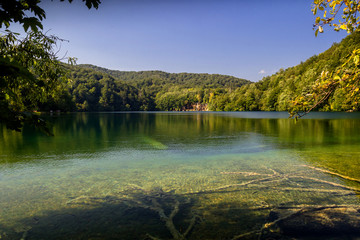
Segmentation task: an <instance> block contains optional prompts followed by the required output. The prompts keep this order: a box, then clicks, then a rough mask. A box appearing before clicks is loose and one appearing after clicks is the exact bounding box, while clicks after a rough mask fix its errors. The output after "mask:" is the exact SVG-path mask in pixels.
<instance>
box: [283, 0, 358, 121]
mask: <svg viewBox="0 0 360 240" xmlns="http://www.w3.org/2000/svg"><path fill="white" fill-rule="evenodd" d="M312 12H313V13H314V15H316V16H317V17H316V19H315V24H314V30H315V35H316V36H317V35H318V33H319V32H320V33H323V32H324V27H326V26H329V27H331V28H333V29H334V30H335V31H340V30H345V31H347V32H348V33H354V32H358V31H359V25H360V21H359V16H358V14H359V13H360V1H359V0H314V2H313V7H312ZM336 21H338V23H337V22H336ZM359 76H360V49H359V48H357V49H354V50H353V51H352V52H351V53H350V54H349V56H347V58H346V60H345V61H344V63H343V64H342V65H341V67H339V68H337V69H336V70H335V71H328V70H327V69H323V71H322V73H321V76H320V77H319V78H318V79H317V80H316V81H315V84H314V85H313V86H312V91H311V92H307V93H306V94H305V95H302V96H299V97H297V98H296V99H295V100H294V102H293V106H292V107H291V109H290V115H291V116H292V117H296V118H297V117H301V116H303V115H305V114H307V113H309V112H310V111H312V110H314V109H317V108H318V107H321V106H322V105H323V104H325V103H326V102H327V100H328V99H329V98H330V97H331V96H333V95H334V93H335V92H336V91H337V92H347V93H349V94H350V98H348V99H345V101H346V103H345V104H346V105H347V106H348V109H347V110H348V111H357V110H359V109H360V94H359V88H360V82H359V80H360V79H359Z"/></svg>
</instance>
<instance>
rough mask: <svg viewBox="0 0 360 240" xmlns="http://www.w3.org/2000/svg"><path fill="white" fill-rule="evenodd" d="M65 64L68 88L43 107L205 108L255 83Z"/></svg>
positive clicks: (123, 109)
mask: <svg viewBox="0 0 360 240" xmlns="http://www.w3.org/2000/svg"><path fill="white" fill-rule="evenodd" d="M65 68H66V70H67V78H68V79H69V81H68V82H69V84H68V85H67V86H66V89H63V90H62V91H61V93H60V94H58V95H56V96H54V99H51V100H50V101H48V102H47V103H45V104H41V105H39V106H40V109H39V110H42V111H48V110H51V109H53V110H55V109H60V110H64V111H74V110H75V111H142V110H147V111H149V110H153V111H155V110H163V111H173V110H175V111H182V110H201V111H204V110H209V107H210V105H209V103H210V102H211V101H212V99H213V98H214V97H215V96H217V95H219V94H227V93H230V92H231V91H235V90H236V89H238V88H239V87H241V86H243V85H245V84H250V83H251V82H250V81H248V80H244V79H240V78H236V77H232V76H226V75H220V74H195V73H166V72H161V71H142V72H124V71H115V70H109V69H105V68H100V67H97V66H93V65H85V64H84V65H77V66H70V65H65Z"/></svg>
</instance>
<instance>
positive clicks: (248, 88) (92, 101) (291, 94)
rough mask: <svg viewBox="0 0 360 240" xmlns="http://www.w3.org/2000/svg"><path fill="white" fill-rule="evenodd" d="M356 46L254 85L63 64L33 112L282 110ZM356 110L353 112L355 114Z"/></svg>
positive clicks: (344, 104) (345, 97) (342, 102)
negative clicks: (51, 90) (60, 80)
mask: <svg viewBox="0 0 360 240" xmlns="http://www.w3.org/2000/svg"><path fill="white" fill-rule="evenodd" d="M359 46H360V33H358V32H355V33H353V34H351V35H349V36H348V37H346V38H345V39H344V40H342V41H341V42H340V43H334V44H333V46H332V47H331V48H330V49H328V50H327V51H325V52H323V53H321V54H319V55H315V56H312V57H311V58H309V59H308V60H306V61H305V62H301V63H300V64H299V65H297V66H294V67H290V68H288V69H285V70H284V69H280V70H279V71H278V72H277V73H276V74H274V75H272V76H267V77H265V78H263V79H262V80H261V81H259V82H254V83H252V82H250V81H248V80H245V79H239V78H236V77H232V76H226V75H219V74H195V73H166V72H162V71H141V72H131V71H116V70H109V69H105V68H101V67H97V66H93V65H88V64H83V65H65V64H64V67H65V69H66V71H65V72H66V79H67V82H66V83H64V84H63V85H61V86H59V87H58V93H57V94H55V95H53V96H52V97H51V98H50V99H49V100H48V101H46V102H45V103H41V104H39V105H38V109H37V110H38V111H50V110H61V111H157V110H159V111H288V110H289V109H290V108H291V105H292V104H293V100H294V99H295V97H297V96H301V95H306V94H307V93H308V92H310V91H311V88H312V86H313V85H314V83H315V81H317V79H319V78H320V75H321V73H322V72H323V71H330V72H332V71H336V70H337V69H338V68H340V67H341V66H342V64H343V63H344V62H345V61H346V59H347V58H348V56H349V55H350V54H351V52H352V51H353V50H354V49H356V48H358V47H359ZM349 99H351V96H350V93H348V92H346V91H344V90H343V89H341V88H339V89H337V90H336V91H334V92H333V93H332V94H331V96H330V97H329V98H328V99H327V101H326V102H324V103H323V104H321V105H320V106H319V107H318V108H317V109H316V110H318V111H348V110H352V111H353V110H354V109H353V108H350V105H349V104H348V103H349ZM357 110H359V109H355V111H357Z"/></svg>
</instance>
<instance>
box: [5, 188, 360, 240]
mask: <svg viewBox="0 0 360 240" xmlns="http://www.w3.org/2000/svg"><path fill="white" fill-rule="evenodd" d="M196 199H197V198H196V197H195V196H194V197H191V198H190V197H187V196H184V195H176V194H174V193H172V192H163V191H162V190H161V189H154V190H151V191H145V190H142V189H140V190H139V189H135V190H131V191H130V192H127V193H126V192H125V194H124V193H123V192H122V193H121V195H119V196H107V197H102V198H100V197H86V196H82V197H78V198H76V199H71V200H70V201H69V206H68V207H69V208H64V209H60V210H57V211H49V212H46V213H44V214H42V215H39V216H35V217H32V218H26V219H22V220H21V221H20V222H21V225H22V226H23V227H22V228H20V229H9V228H6V227H5V226H3V225H1V224H0V237H1V239H2V240H13V239H24V240H42V239H44V240H45V239H46V240H48V239H59V240H62V239H93V240H98V239H124V240H130V239H144V240H145V239H356V237H359V236H360V221H359V220H360V212H359V209H360V208H326V209H321V208H314V209H311V208H309V209H306V210H301V209H291V208H285V207H282V208H281V207H278V208H276V209H275V208H266V207H264V208H259V209H254V208H251V207H249V206H248V205H246V204H245V203H244V205H240V204H238V205H236V206H234V205H231V204H230V203H227V202H223V203H221V204H218V205H208V206H201V205H199V203H200V202H198V201H197V200H196ZM289 216H290V217H289ZM322 216H325V218H324V219H325V220H327V219H334V220H331V221H329V220H327V221H328V222H327V223H326V224H323V219H321V217H322ZM319 217H320V218H319ZM281 218H284V219H285V220H281V221H279V222H278V224H273V225H271V224H272V223H274V222H276V221H278V220H279V219H281ZM266 224H268V225H269V226H270V227H269V228H266V229H265V228H264V226H266ZM334 224H335V225H334ZM189 226H190V227H189ZM247 233H250V234H248V235H246V234H247ZM243 234H245V235H244V236H242V237H238V236H241V235H243Z"/></svg>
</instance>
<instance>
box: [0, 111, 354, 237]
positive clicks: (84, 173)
mask: <svg viewBox="0 0 360 240" xmlns="http://www.w3.org/2000/svg"><path fill="white" fill-rule="evenodd" d="M287 117H288V115H287V113H272V112H266V113H258V112H252V113H249V112H243V113H171V112H170V113H166V112H161V113H77V114H66V115H59V116H58V115H54V116H47V118H48V119H49V121H51V122H52V125H53V132H54V134H55V137H48V136H46V135H44V134H42V133H39V132H37V131H35V130H33V129H31V128H29V127H26V128H25V129H24V131H23V132H22V133H15V132H10V131H8V130H6V129H5V128H2V129H1V131H0V191H1V194H0V209H1V210H0V211H1V214H0V236H1V237H2V239H20V238H23V239H146V237H147V236H148V235H147V234H150V235H151V236H156V237H158V238H161V239H171V238H174V235H173V234H172V233H171V230H169V228H168V227H167V226H166V222H165V221H164V219H162V218H161V217H160V214H159V212H158V211H157V210H156V209H155V208H157V209H159V208H161V209H162V210H163V211H164V214H165V215H166V216H170V214H171V211H172V210H173V209H174V208H175V205H176V201H178V202H179V204H180V205H179V209H180V210H179V212H177V213H176V216H175V217H174V219H173V223H174V226H175V227H176V229H177V231H178V232H180V233H184V232H185V231H186V228H187V225H189V224H190V222H191V221H190V219H192V217H193V216H196V221H195V224H194V226H193V228H192V229H191V231H190V232H189V233H188V234H186V238H189V239H231V238H233V237H234V236H236V235H239V234H242V233H245V232H249V231H252V230H254V229H258V228H261V226H262V225H263V224H264V223H265V222H266V219H267V217H268V215H269V211H270V210H271V209H274V208H277V207H279V206H302V205H306V206H308V205H314V206H315V205H316V206H318V205H332V204H338V205H340V204H349V205H358V204H359V198H358V196H357V194H355V192H354V191H351V190H349V189H346V188H345V189H344V188H342V187H338V186H337V185H335V184H338V185H342V186H346V187H354V188H360V186H358V183H356V182H353V181H347V180H344V179H343V178H341V177H337V176H335V175H331V174H327V173H326V172H321V171H318V170H316V169H314V168H310V167H317V168H319V169H327V170H331V171H332V172H336V173H338V174H341V175H346V176H348V177H351V178H358V179H359V178H360V171H359V170H360V167H359V166H360V165H359V161H360V148H359V143H360V124H359V123H360V115H359V114H356V113H354V114H349V113H346V114H345V113H330V114H329V113H313V114H311V115H309V117H308V118H307V119H301V120H300V121H298V122H295V121H294V120H291V119H288V118H287ZM309 166H310V167H309ZM265 178H269V179H268V180H266V179H265ZM261 179H265V180H261ZM312 179H313V180H312ZM314 179H315V180H314ZM317 180H319V181H317ZM250 181H252V183H249V182H250ZM326 182H330V183H334V184H332V185H331V184H327V183H326ZM311 190H312V191H311ZM336 191H338V193H337V194H334V192H336ZM345 191H346V193H344V192H345ZM340 193H344V194H340Z"/></svg>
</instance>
